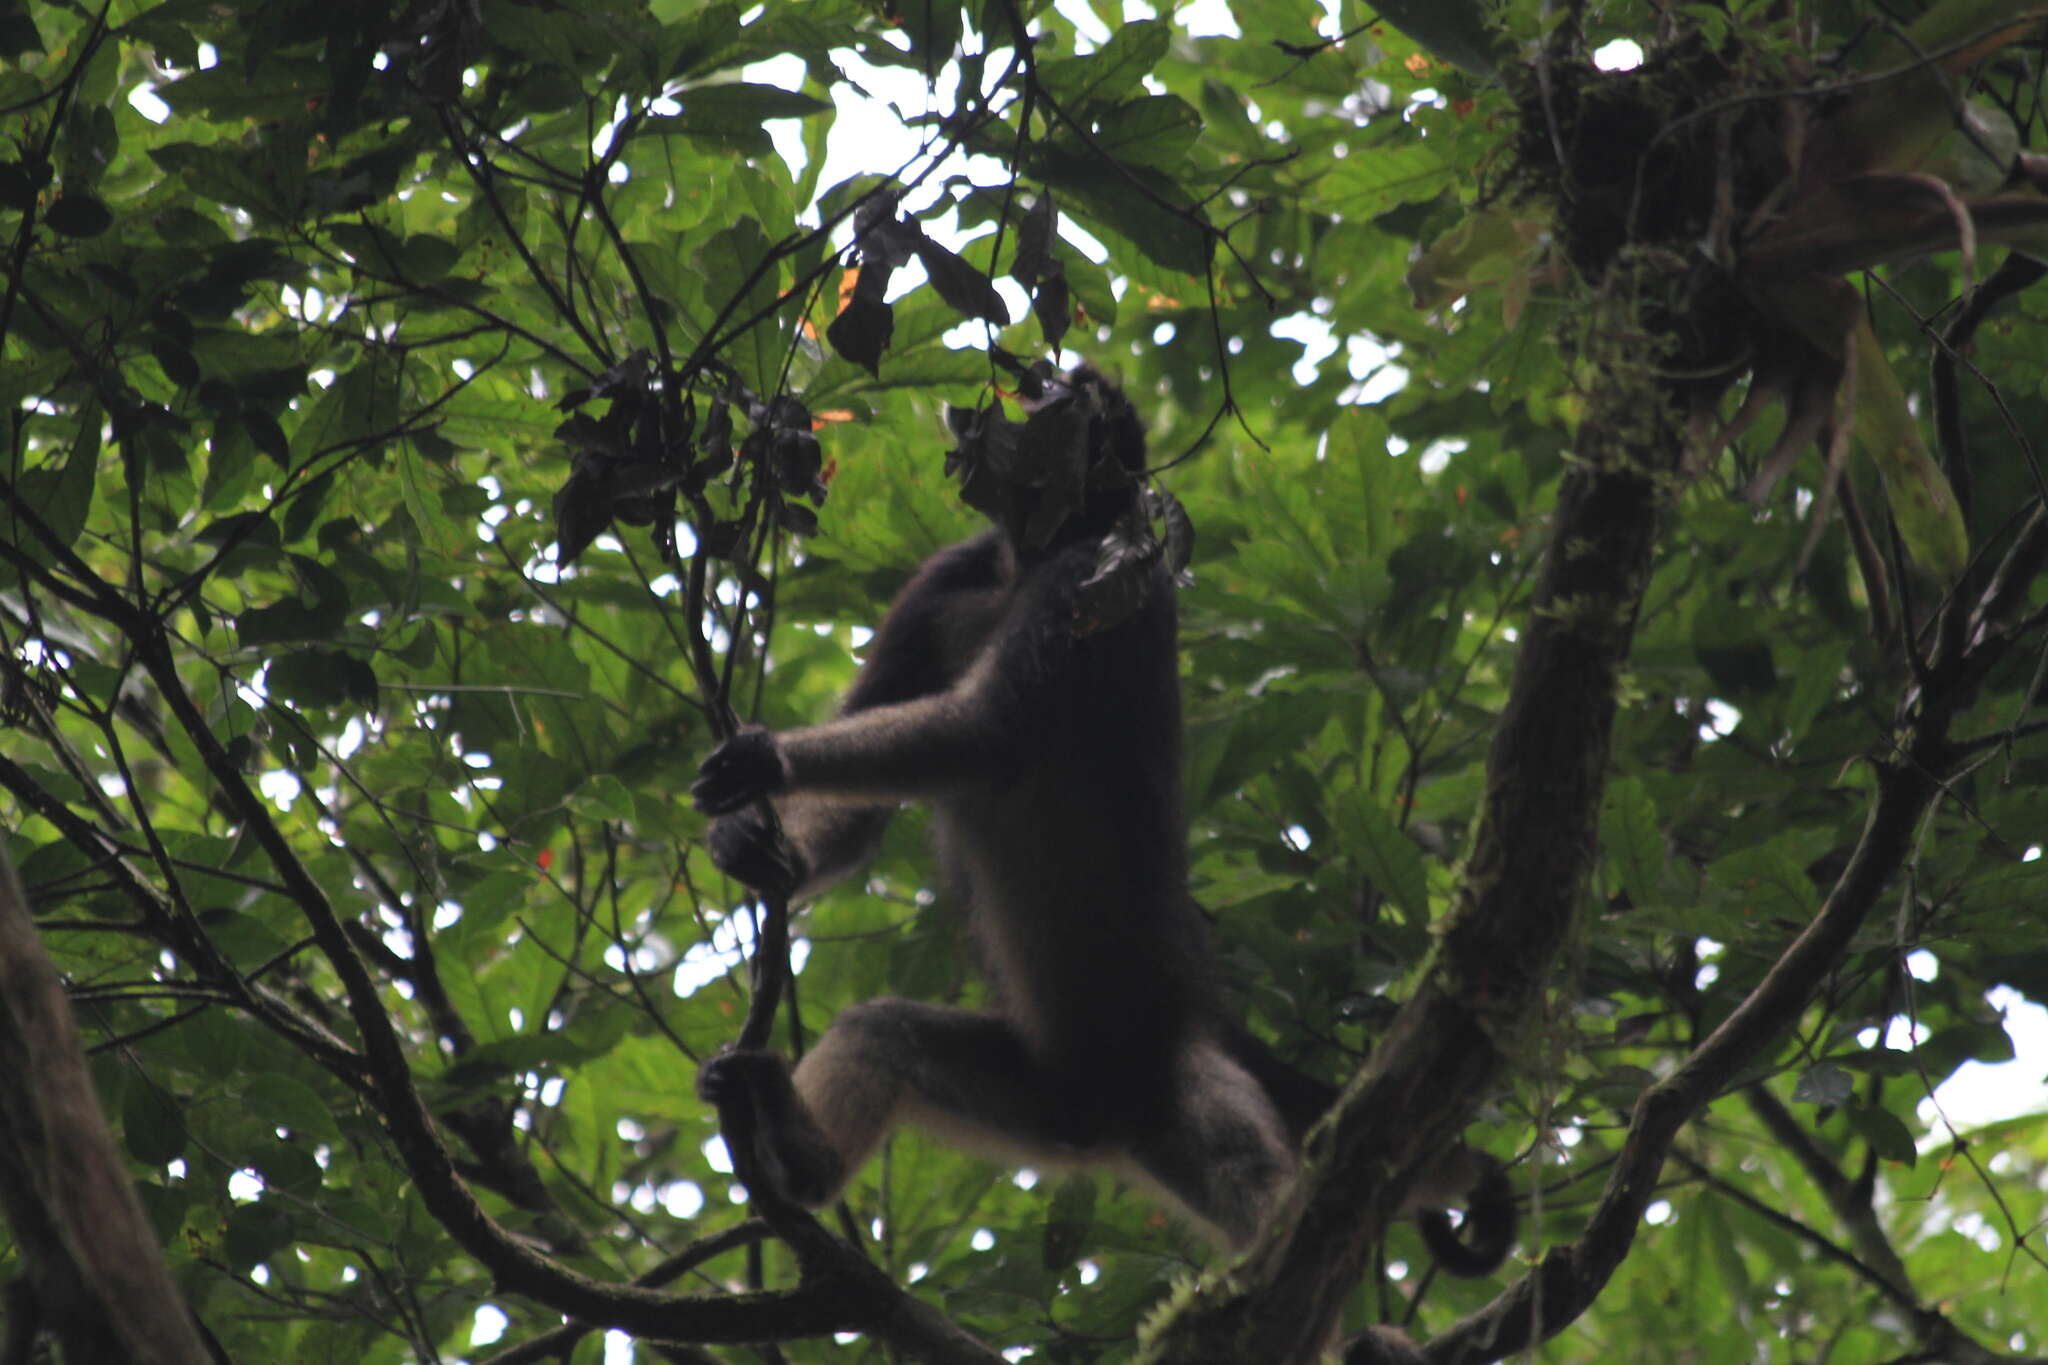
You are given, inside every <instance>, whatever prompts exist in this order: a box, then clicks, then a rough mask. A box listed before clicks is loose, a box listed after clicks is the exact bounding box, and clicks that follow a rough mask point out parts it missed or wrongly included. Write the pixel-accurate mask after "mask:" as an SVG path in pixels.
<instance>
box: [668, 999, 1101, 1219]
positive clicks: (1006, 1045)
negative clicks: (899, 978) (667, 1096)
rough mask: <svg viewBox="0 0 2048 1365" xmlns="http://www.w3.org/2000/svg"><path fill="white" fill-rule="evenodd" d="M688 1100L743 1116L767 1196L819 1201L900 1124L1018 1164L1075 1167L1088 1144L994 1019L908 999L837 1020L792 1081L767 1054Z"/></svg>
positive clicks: (736, 1064)
mask: <svg viewBox="0 0 2048 1365" xmlns="http://www.w3.org/2000/svg"><path fill="white" fill-rule="evenodd" d="M698 1089H699V1092H700V1093H702V1094H703V1095H704V1096H705V1098H707V1099H710V1100H713V1101H715V1102H716V1103H717V1104H718V1105H719V1106H720V1110H721V1115H723V1114H724V1113H725V1111H726V1110H727V1109H728V1107H730V1106H735V1105H745V1106H747V1113H748V1116H749V1117H750V1118H751V1120H752V1122H751V1128H752V1133H753V1137H752V1142H753V1149H754V1156H755V1165H756V1167H757V1169H758V1172H759V1175H760V1178H761V1179H763V1180H766V1181H768V1182H770V1183H771V1184H772V1185H773V1186H774V1187H775V1192H776V1193H779V1194H781V1195H783V1196H784V1197H785V1198H788V1199H792V1200H794V1201H796V1202H797V1203H800V1204H805V1205H808V1206H811V1207H816V1206H818V1205H820V1204H824V1203H827V1202H829V1201H830V1200H831V1199H832V1198H833V1196H835V1195H836V1194H837V1193H838V1192H839V1188H840V1186H841V1185H843V1184H844V1183H845V1181H846V1179H847V1178H848V1177H849V1176H851V1175H852V1173H853V1172H855V1171H857V1170H859V1169H860V1167H861V1165H862V1164H863V1163H864V1162H865V1161H866V1160H867V1158H868V1156H869V1155H870V1154H871V1153H872V1152H873V1151H874V1149H875V1148H876V1147H877V1146H878V1145H880V1143H881V1142H882V1140H883V1139H884V1138H886V1137H887V1136H888V1135H889V1134H890V1132H891V1131H893V1130H894V1129H895V1128H896V1127H897V1126H898V1125H899V1124H902V1123H911V1124H914V1125H916V1126H917V1127H920V1128H923V1129H925V1130H926V1131H928V1132H930V1133H932V1134H933V1135H934V1136H936V1137H939V1138H940V1139H942V1140H944V1141H946V1142H948V1143H950V1144H952V1145H954V1146H957V1147H963V1148H966V1149H967V1150H970V1151H975V1152H980V1153H983V1154H986V1155H990V1156H998V1157H1001V1158H1004V1159H1007V1160H1014V1161H1019V1162H1024V1163H1031V1162H1042V1161H1048V1160H1057V1159H1060V1158H1062V1157H1064V1158H1065V1159H1067V1160H1073V1159H1075V1158H1077V1157H1079V1158H1085V1157H1087V1156H1090V1155H1095V1156H1099V1155H1102V1154H1103V1153H1100V1152H1090V1151H1088V1150H1086V1148H1087V1145H1088V1141H1089V1139H1090V1138H1091V1137H1092V1136H1093V1134H1092V1133H1090V1132H1089V1131H1088V1126H1089V1125H1087V1124H1086V1123H1085V1121H1081V1120H1077V1117H1076V1115H1077V1109H1076V1100H1075V1097H1074V1096H1073V1095H1072V1094H1070V1093H1069V1091H1070V1089H1071V1087H1061V1086H1060V1085H1059V1084H1057V1082H1056V1080H1055V1078H1054V1077H1053V1076H1052V1075H1051V1073H1049V1072H1048V1070H1047V1069H1046V1068H1045V1067H1044V1066H1043V1065H1042V1064H1041V1063H1039V1062H1038V1061H1037V1060H1036V1059H1034V1058H1033V1057H1032V1056H1031V1055H1030V1053H1029V1051H1028V1050H1027V1049H1026V1047H1025V1045H1024V1041H1023V1039H1022V1037H1021V1036H1020V1035H1019V1034H1018V1033H1017V1031H1016V1030H1015V1029H1014V1028H1013V1027H1012V1026H1011V1025H1010V1024H1009V1023H1008V1022H1007V1021H1006V1020H1004V1019H1002V1018H1000V1017H998V1016H996V1015H990V1014H977V1013H974V1012H972V1011H968V1010H960V1009H949V1008H947V1007H945V1006H942V1005H928V1004H924V1003H921V1002H919V1001H913V1000H890V999H884V1000H870V1001H867V1002H865V1003H863V1004H859V1005H854V1006H852V1007H851V1008H849V1009H846V1010H844V1011H842V1012H841V1013H840V1014H839V1016H838V1017H837V1018H836V1019H834V1020H833V1021H832V1026H831V1027H830V1028H828V1029H827V1030H825V1033H824V1036H823V1037H821V1038H819V1039H818V1043H817V1046H816V1047H814V1048H812V1049H811V1051H810V1052H809V1053H808V1054H806V1055H805V1057H804V1059H803V1061H802V1062H801V1063H799V1064H798V1066H797V1068H796V1070H795V1072H794V1073H790V1072H787V1071H785V1070H784V1069H783V1067H782V1064H781V1062H780V1060H779V1059H777V1058H775V1057H773V1056H772V1055H770V1054H767V1053H759V1052H729V1053H725V1054H723V1055H722V1056H719V1057H715V1058H713V1059H712V1060H711V1061H710V1062H709V1063H708V1064H706V1066H705V1068H704V1070H703V1071H702V1072H701V1073H700V1074H699V1077H698Z"/></svg>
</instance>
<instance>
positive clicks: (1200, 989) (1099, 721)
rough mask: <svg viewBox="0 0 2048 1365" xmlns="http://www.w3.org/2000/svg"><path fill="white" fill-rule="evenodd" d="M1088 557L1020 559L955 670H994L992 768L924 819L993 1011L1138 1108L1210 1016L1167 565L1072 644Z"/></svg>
mask: <svg viewBox="0 0 2048 1365" xmlns="http://www.w3.org/2000/svg"><path fill="white" fill-rule="evenodd" d="M1094 563H1095V547H1094V545H1093V543H1092V542H1090V543H1084V544H1080V545H1076V546H1071V547H1068V548H1067V549H1064V550H1061V551H1058V552H1056V553H1054V554H1052V555H1051V556H1049V557H1047V558H1045V559H1043V560H1040V561H1038V562H1036V563H1032V564H1027V565H1026V566H1025V567H1023V568H1022V569H1021V570H1020V571H1018V574H1017V577H1016V580H1015V582H1014V585H1013V586H1012V587H1011V589H1010V591H1009V593H1008V597H1007V601H1006V602H1005V604H1004V609H1003V610H1002V611H1001V612H1000V613H999V614H996V615H994V616H992V618H991V619H990V629H989V633H988V635H987V637H986V639H985V640H984V641H983V642H982V648H981V650H980V651H979V652H978V653H976V654H974V655H973V656H971V657H965V658H963V659H962V660H961V666H962V667H963V668H964V669H966V670H974V669H981V668H987V669H992V670H993V674H992V681H991V685H992V686H994V687H996V688H997V689H998V691H999V696H998V697H997V699H996V700H997V704H996V705H995V706H994V707H993V708H992V711H993V714H994V717H995V721H996V724H997V726H998V727H999V728H998V733H996V734H994V735H992V736H991V748H992V750H994V752H995V754H996V755H997V756H998V758H997V762H996V763H995V765H993V766H995V767H996V769H997V771H996V772H995V773H994V774H993V776H992V779H991V780H990V781H988V782H985V783H977V784H973V785H970V786H968V787H966V788H964V789H963V790H961V791H960V792H959V793H958V794H956V795H952V796H949V797H947V798H945V799H942V800H940V801H937V802H935V803H934V821H933V824H934V829H935V833H936V837H937V841H938V844H939V849H940V853H941V858H942V862H943V864H944V866H945V868H946V871H947V874H948V878H949V880H950V882H951V883H952V886H953V888H954V891H955V893H956V894H957V895H959V896H960V897H961V898H962V899H963V900H964V902H965V906H966V910H967V915H968V922H969V925H970V927H971V932H972V933H973V936H974V939H975V941H976V945H977V948H978V951H979V954H980V957H981V961H982V965H983V969H984V971H985V972H986V974H987V977H988V981H989V986H990V989H991V993H992V995H993V997H994V1004H995V1007H996V1008H997V1009H999V1010H1000V1011H1001V1012H1002V1013H1003V1014H1004V1015H1005V1016H1007V1017H1008V1018H1010V1019H1011V1020H1012V1021H1013V1022H1014V1023H1015V1024H1016V1025H1017V1026H1018V1028H1019V1030H1020V1031H1021V1032H1022V1033H1023V1034H1024V1036H1025V1037H1026V1039H1027V1040H1028V1042H1029V1044H1030V1045H1031V1046H1032V1047H1033V1049H1034V1050H1035V1051H1036V1052H1037V1053H1038V1055H1039V1056H1040V1057H1041V1058H1042V1059H1043V1060H1044V1061H1046V1062H1047V1063H1048V1064H1050V1065H1051V1066H1052V1067H1053V1068H1054V1069H1055V1070H1057V1071H1058V1072H1060V1073H1061V1074H1063V1075H1070V1076H1073V1077H1075V1078H1076V1082H1077V1084H1079V1085H1080V1086H1082V1087H1083V1088H1084V1089H1085V1090H1087V1091H1091V1092H1093V1093H1094V1094H1097V1095H1100V1096H1101V1097H1102V1100H1101V1102H1100V1105H1099V1107H1100V1109H1101V1110H1102V1112H1116V1113H1129V1112H1130V1111H1131V1099H1132V1095H1131V1087H1133V1086H1137V1087H1142V1088H1147V1089H1149V1088H1154V1087H1157V1086H1159V1085H1160V1084H1161V1083H1162V1078H1163V1077H1165V1076H1166V1075H1167V1074H1168V1073H1169V1072H1170V1069H1171V1068H1170V1065H1169V1062H1170V1058H1169V1057H1168V1056H1167V1055H1166V1054H1167V1052H1168V1050H1169V1048H1170V1047H1171V1046H1174V1045H1177V1044H1178V1043H1179V1042H1180V1041H1181V1040H1184V1039H1185V1038H1186V1037H1187V1036H1188V1034H1189V1031H1190V1029H1191V1027H1193V1026H1194V1025H1195V1024H1196V1022H1197V1021H1198V1019H1199V1018H1200V1017H1201V1016H1204V1015H1205V1014H1206V1013H1207V1011H1208V1008H1209V1001H1208V996H1209V991H1210V989H1211V987H1210V980H1211V972H1210V964H1209V952H1208V946H1207V942H1206V933H1205V926H1204V925H1203V923H1202V921H1201V919H1200V917H1199V915H1198V914H1197V913H1196V912H1195V910H1194V909H1193V905H1192V902H1191V901H1190V900H1189V898H1188V894H1187V852H1186V835H1185V830H1184V825H1183V817H1182V798H1181V781H1180V669H1179V654H1178V645H1177V642H1176V613H1175V609H1174V600H1173V586H1172V583H1171V582H1170V580H1169V578H1168V575H1167V574H1166V571H1165V570H1164V568H1159V569H1157V570H1156V572H1155V580H1154V582H1153V583H1152V584H1151V591H1150V593H1149V594H1148V596H1147V599H1146V602H1145V605H1144V606H1143V607H1141V608H1140V609H1139V610H1138V611H1137V612H1136V613H1135V614H1133V615H1132V616H1131V617H1130V618H1128V619H1126V620H1125V621H1122V622H1120V623H1119V624H1117V625H1115V626H1113V627H1111V628H1109V629H1107V630H1103V631H1100V632H1096V633H1093V634H1089V635H1080V636H1077V635H1076V634H1075V633H1074V621H1075V605H1076V597H1077V589H1078V586H1079V584H1080V582H1081V580H1082V579H1083V578H1085V577H1086V576H1087V575H1088V573H1089V572H1091V571H1092V569H1093V566H1094ZM1088 1098H1089V1097H1088V1095H1087V1094H1084V1095H1082V1096H1078V1097H1077V1102H1078V1103H1079V1104H1080V1109H1079V1110H1078V1111H1077V1114H1078V1115H1079V1116H1081V1117H1082V1118H1083V1119H1084V1126H1085V1116H1086V1114H1087V1112H1088V1110H1089V1109H1090V1108H1095V1107H1098V1106H1095V1105H1091V1104H1089V1103H1088Z"/></svg>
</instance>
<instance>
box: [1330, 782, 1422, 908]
mask: <svg viewBox="0 0 2048 1365" xmlns="http://www.w3.org/2000/svg"><path fill="white" fill-rule="evenodd" d="M1337 809H1338V818H1339V820H1340V821H1341V825H1342V831H1343V835H1344V839H1345V847H1346V848H1347V849H1349V850H1350V851H1351V852H1352V854H1353V856H1355V857H1356V858H1357V859H1358V864H1359V867H1360V868H1361V869H1362V870H1363V871H1364V873H1365V875H1366V878H1367V880H1368V881H1370V882H1371V883H1372V886H1373V889H1374V890H1376V891H1378V892H1379V893H1380V894H1381V895H1382V896H1385V897H1386V898H1387V900H1388V901H1389V902H1391V903H1392V904H1393V905H1395V906H1396V907H1398V908H1399V910H1400V911H1401V915H1402V917H1403V918H1404V919H1406V920H1407V921H1408V922H1409V923H1411V924H1426V923H1428V921H1429V880H1428V877H1427V876H1426V875H1425V873H1424V871H1423V866H1422V850H1421V849H1419V848H1417V847H1416V846H1415V841H1414V840H1413V839H1410V838H1409V837H1408V836H1407V835H1406V834H1405V833H1403V832H1402V830H1401V827H1400V826H1399V825H1396V824H1395V823H1394V822H1393V820H1392V819H1390V818H1389V817H1388V816H1387V814H1386V812H1384V811H1382V810H1381V809H1380V808H1379V807H1378V806H1377V805H1375V804H1374V803H1373V802H1372V801H1371V800H1369V799H1368V798H1367V796H1366V794H1365V793H1364V792H1361V791H1351V792H1347V793H1345V794H1344V796H1343V797H1341V798H1340V799H1339V802H1338V808H1337Z"/></svg>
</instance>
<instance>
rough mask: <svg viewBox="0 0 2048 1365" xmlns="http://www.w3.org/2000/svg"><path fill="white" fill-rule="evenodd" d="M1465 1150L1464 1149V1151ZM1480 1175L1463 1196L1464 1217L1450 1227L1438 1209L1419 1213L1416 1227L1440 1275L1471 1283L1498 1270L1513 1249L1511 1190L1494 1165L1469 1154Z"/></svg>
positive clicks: (1486, 1158) (1478, 1154) (1481, 1155)
mask: <svg viewBox="0 0 2048 1365" xmlns="http://www.w3.org/2000/svg"><path fill="white" fill-rule="evenodd" d="M1468 1150H1469V1149H1468ZM1471 1157H1472V1159H1473V1160H1474V1161H1477V1162H1480V1163H1482V1165H1483V1166H1484V1168H1485V1173H1484V1174H1482V1175H1481V1176H1480V1177H1479V1180H1478V1181H1477V1182H1476V1183H1475V1184H1474V1185H1473V1186H1472V1188H1471V1190H1470V1192H1469V1193H1467V1194H1466V1196H1465V1218H1464V1221H1463V1222H1462V1223H1461V1224H1460V1225H1459V1226H1458V1227H1455V1228H1454V1227H1452V1226H1451V1218H1450V1215H1449V1214H1447V1213H1445V1212H1444V1211H1443V1210H1442V1209H1419V1210H1417V1211H1416V1214H1415V1222H1416V1226H1418V1227H1419V1228H1420V1229H1421V1230H1422V1240H1423V1242H1424V1243H1425V1244H1426V1245H1427V1246H1428V1247H1429V1254H1430V1255H1431V1256H1433V1257H1435V1258H1436V1263H1437V1264H1438V1265H1439V1266H1441V1267H1442V1268H1443V1271H1444V1273H1445V1274H1446V1275H1456V1276H1458V1277H1459V1278H1460V1279H1466V1280H1476V1279H1478V1278H1479V1277H1480V1276H1482V1275H1491V1274H1492V1273H1493V1272H1494V1271H1496V1270H1498V1269H1500V1264H1501V1262H1502V1261H1505V1260H1506V1259H1507V1258H1508V1251H1509V1250H1510V1249H1511V1248H1512V1247H1513V1246H1514V1244H1515V1189H1514V1186H1513V1185H1512V1184H1510V1183H1509V1181H1508V1173H1507V1171H1506V1169H1505V1168H1504V1167H1502V1165H1501V1164H1500V1162H1498V1161H1496V1160H1494V1158H1492V1157H1491V1156H1488V1155H1487V1154H1486V1153H1484V1152H1477V1151H1474V1152H1471Z"/></svg>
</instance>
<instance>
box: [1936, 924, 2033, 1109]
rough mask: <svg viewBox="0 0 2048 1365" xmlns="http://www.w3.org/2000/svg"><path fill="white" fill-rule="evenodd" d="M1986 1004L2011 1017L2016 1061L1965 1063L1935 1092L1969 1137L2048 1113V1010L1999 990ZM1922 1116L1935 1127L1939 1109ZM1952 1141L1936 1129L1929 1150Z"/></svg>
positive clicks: (2007, 1026) (2005, 989)
mask: <svg viewBox="0 0 2048 1365" xmlns="http://www.w3.org/2000/svg"><path fill="white" fill-rule="evenodd" d="M1915 956H1918V955H1917V954H1916V955H1915ZM1909 965H1910V960H1909ZM1915 975H1916V976H1917V975H1918V973H1915ZM1984 999H1985V1000H1986V1001H1987V1002H1988V1003H1989V1004H1990V1006H1991V1007H1992V1008H1993V1009H1995V1010H1999V1011H2001V1012H2003V1013H2004V1015H2005V1031H2006V1033H2007V1034H2008V1035H2010V1036H2011V1038H2012V1048H2013V1059H2012V1060H2011V1061H2009V1062H1964V1063H1963V1064H1962V1065H1961V1066H1959V1067H1957V1068H1956V1070H1955V1072H1954V1074H1952V1075H1951V1076H1950V1077H1949V1078H1948V1079H1947V1080H1945V1081H1943V1082H1942V1083H1941V1084H1940V1085H1938V1086H1936V1087H1935V1088H1934V1101H1933V1103H1934V1104H1939V1105H1940V1106H1941V1112H1942V1113H1943V1114H1945V1115H1947V1117H1948V1121H1949V1122H1950V1123H1952V1124H1954V1125H1955V1126H1956V1128H1958V1129H1959V1130H1961V1131H1963V1132H1968V1131H1970V1130H1971V1129H1973V1128H1981V1127H1983V1126H1984V1125H1985V1124H1987V1123H1995V1122H1997V1121H1998V1120H1999V1119H2008V1118H2012V1117H2013V1116H2014V1115H2016V1114H2027V1113H2040V1112H2042V1111H2044V1110H2048V1087H2044V1086H2043V1084H2042V1081H2043V1072H2044V1071H2048V1009H2044V1008H2043V1007H2042V1006H2040V1005H2036V1004H2034V1003H2032V1002H2031V1001H2029V1000H2028V999H2027V998H2026V997H2025V996H2023V995H2021V994H2020V993H2019V992H2018V991H2016V990H2013V989H2012V988H2011V987H2009V986H1994V987H1993V988H1992V989H1990V990H1989V991H1986V992H1985V993H1984ZM1920 1117H1921V1119H1922V1120H1923V1121H1925V1122H1927V1123H1930V1124H1934V1123H1936V1122H1937V1121H1936V1119H1935V1114H1934V1109H1933V1106H1932V1105H1931V1104H1930V1103H1929V1102H1928V1101H1926V1100H1922V1101H1921V1102H1920ZM1948 1140H1949V1135H1948V1130H1947V1129H1946V1128H1942V1127H1939V1126H1936V1127H1935V1128H1933V1130H1932V1131H1931V1132H1930V1133H1929V1134H1928V1137H1927V1144H1926V1145H1927V1146H1930V1147H1939V1146H1941V1145H1943V1144H1944V1143H1946V1142H1947V1141H1948Z"/></svg>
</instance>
